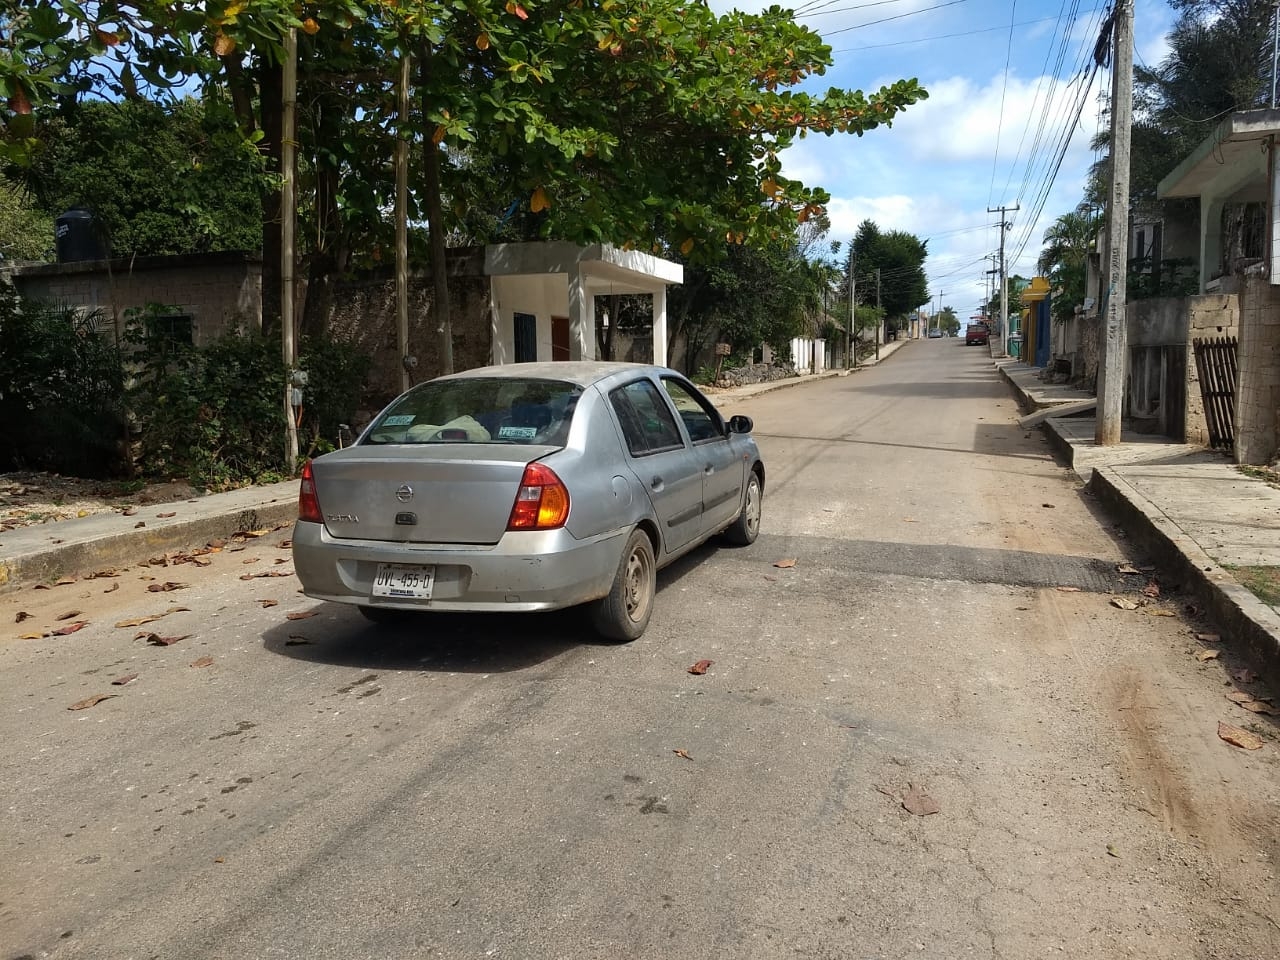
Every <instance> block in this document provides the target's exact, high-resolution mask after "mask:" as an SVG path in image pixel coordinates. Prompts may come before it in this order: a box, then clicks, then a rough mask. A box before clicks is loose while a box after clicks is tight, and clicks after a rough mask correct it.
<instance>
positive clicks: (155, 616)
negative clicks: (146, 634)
mask: <svg viewBox="0 0 1280 960" xmlns="http://www.w3.org/2000/svg"><path fill="white" fill-rule="evenodd" d="M187 609H188V608H187V607H170V608H169V609H168V610H165V611H164V612H163V613H150V614H147V615H146V616H145V617H134V618H133V619H131V620H121V621H120V622H119V623H117V624H116V626H117V627H140V626H142V625H143V624H144V623H151V622H152V621H155V620H159V619H160V618H161V617H167V616H168V615H169V614H171V613H178V612H180V611H184V610H187Z"/></svg>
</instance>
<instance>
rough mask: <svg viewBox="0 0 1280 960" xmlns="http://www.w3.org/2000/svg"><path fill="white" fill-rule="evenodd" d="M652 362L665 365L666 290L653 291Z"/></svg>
mask: <svg viewBox="0 0 1280 960" xmlns="http://www.w3.org/2000/svg"><path fill="white" fill-rule="evenodd" d="M653 362H654V363H656V364H657V365H658V366H660V367H665V366H666V365H667V288H666V286H665V285H663V286H661V287H658V289H656V290H654V291H653Z"/></svg>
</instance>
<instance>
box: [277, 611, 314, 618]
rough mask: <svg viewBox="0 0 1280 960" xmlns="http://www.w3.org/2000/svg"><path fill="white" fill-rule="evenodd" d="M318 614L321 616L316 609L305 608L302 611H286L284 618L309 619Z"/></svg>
mask: <svg viewBox="0 0 1280 960" xmlns="http://www.w3.org/2000/svg"><path fill="white" fill-rule="evenodd" d="M318 616H320V614H318V613H317V612H316V611H314V610H304V611H302V612H301V613H286V614H285V617H284V618H285V619H286V620H309V619H310V618H311V617H318Z"/></svg>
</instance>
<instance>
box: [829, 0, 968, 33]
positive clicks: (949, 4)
mask: <svg viewBox="0 0 1280 960" xmlns="http://www.w3.org/2000/svg"><path fill="white" fill-rule="evenodd" d="M967 2H968V0H947V2H946V3H937V4H934V5H933V6H932V7H921V8H920V9H919V10H912V11H910V12H908V13H900V14H898V15H897V16H893V17H882V18H881V19H879V20H868V21H867V22H866V23H856V24H854V25H853V26H852V27H841V28H840V29H839V30H828V31H827V32H826V33H824V34H823V35H822V36H823V38H824V39H825V38H826V37H834V36H835V35H836V34H838V33H848V32H849V31H850V30H861V29H862V28H863V27H874V26H875V25H876V24H878V23H888V22H889V21H891V20H903V19H905V18H907V17H914V16H918V15H919V14H922V13H928V12H929V11H930V10H941V9H942V8H943V7H954V6H955V5H956V4H958V3H967Z"/></svg>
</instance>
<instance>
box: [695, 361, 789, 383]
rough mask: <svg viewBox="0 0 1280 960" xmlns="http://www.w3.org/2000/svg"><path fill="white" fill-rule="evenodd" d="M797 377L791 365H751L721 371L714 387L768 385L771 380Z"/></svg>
mask: <svg viewBox="0 0 1280 960" xmlns="http://www.w3.org/2000/svg"><path fill="white" fill-rule="evenodd" d="M799 375H800V374H798V373H797V372H796V368H795V366H794V365H792V364H791V363H776V364H775V363H752V364H748V365H747V366H745V367H734V368H733V369H731V370H721V371H720V376H719V377H718V378H717V379H716V386H717V387H740V386H742V385H743V384H747V383H768V382H769V381H771V380H786V379H787V378H789V377H798V376H799Z"/></svg>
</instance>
